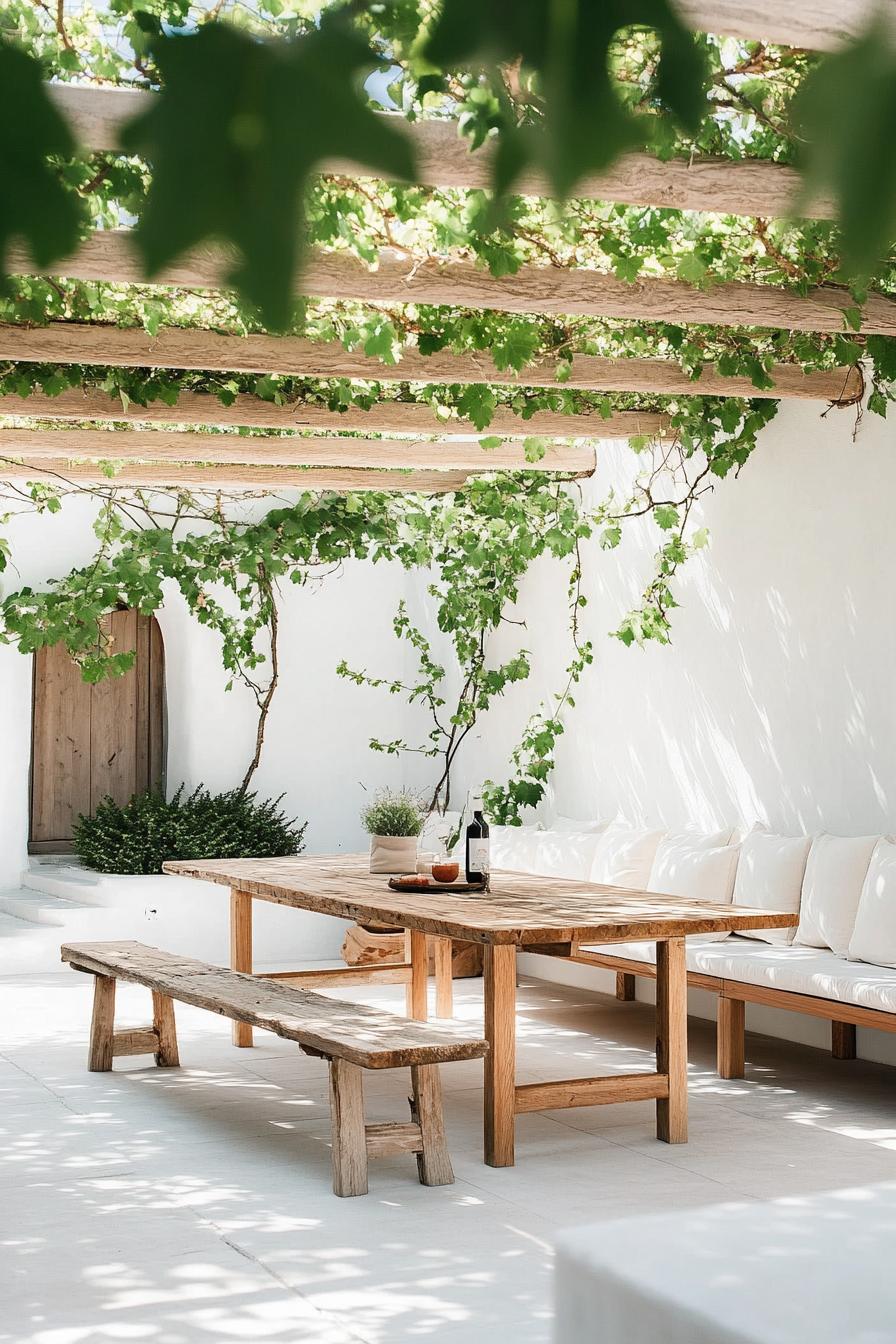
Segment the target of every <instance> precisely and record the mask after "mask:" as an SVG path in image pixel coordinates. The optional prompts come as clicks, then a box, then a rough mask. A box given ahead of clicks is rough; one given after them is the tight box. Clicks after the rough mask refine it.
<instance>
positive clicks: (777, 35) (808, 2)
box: [675, 0, 896, 51]
mask: <svg viewBox="0 0 896 1344" xmlns="http://www.w3.org/2000/svg"><path fill="white" fill-rule="evenodd" d="M675 6H676V8H677V9H678V11H679V13H680V14H681V17H682V18H683V19H684V21H685V23H687V24H688V25H689V26H690V27H691V28H696V29H697V30H698V31H699V32H704V33H718V34H720V35H721V36H725V37H743V38H747V39H750V40H761V39H765V40H766V41H767V42H776V43H778V44H780V45H781V46H783V47H801V48H805V49H807V50H809V51H835V50H836V49H837V47H840V46H842V45H843V43H844V42H846V41H848V40H849V38H851V37H856V36H857V35H858V34H859V33H860V32H861V31H862V29H863V28H864V27H865V26H866V25H867V24H868V23H869V22H870V20H871V17H872V15H873V14H874V12H875V9H878V8H879V9H881V10H883V11H884V12H886V13H888V14H889V15H890V17H891V18H896V4H894V3H893V0H883V3H882V4H876V2H875V0H789V3H787V0H785V3H783V4H782V3H781V0H753V2H752V3H751V4H749V5H745V4H743V3H742V0H675Z"/></svg>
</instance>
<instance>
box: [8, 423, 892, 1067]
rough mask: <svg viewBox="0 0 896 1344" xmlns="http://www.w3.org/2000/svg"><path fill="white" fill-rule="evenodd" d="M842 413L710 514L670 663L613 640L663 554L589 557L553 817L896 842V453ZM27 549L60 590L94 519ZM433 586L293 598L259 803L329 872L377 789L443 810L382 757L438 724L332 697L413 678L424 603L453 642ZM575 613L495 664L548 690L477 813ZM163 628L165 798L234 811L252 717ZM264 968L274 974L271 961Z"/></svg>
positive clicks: (816, 1035)
mask: <svg viewBox="0 0 896 1344" xmlns="http://www.w3.org/2000/svg"><path fill="white" fill-rule="evenodd" d="M822 410H823V407H821V406H818V405H815V404H813V403H803V404H797V403H795V402H791V403H784V404H783V405H782V408H781V410H780V412H779V415H778V417H777V419H776V420H775V421H774V423H773V424H772V425H771V426H770V427H769V428H768V430H766V431H765V433H764V434H763V436H762V439H761V442H760V445H759V448H758V450H757V452H756V453H755V455H754V457H753V458H752V459H751V461H750V462H749V463H748V464H747V466H746V468H745V469H744V471H743V473H742V476H741V479H740V480H737V481H735V480H729V481H725V482H721V483H720V484H719V486H718V488H717V490H716V492H715V493H714V494H713V495H712V496H711V497H709V498H707V499H706V500H705V501H704V502H703V504H702V505H701V507H700V514H701V516H700V517H699V518H698V519H697V520H696V521H697V522H698V523H700V522H704V523H706V524H707V525H708V527H709V528H710V531H711V534H712V541H711V545H710V547H709V549H708V550H707V551H705V552H704V553H703V554H702V555H700V556H699V557H697V558H695V559H694V560H693V561H691V562H690V563H689V564H688V566H687V567H686V568H685V570H684V571H683V573H682V576H681V578H680V580H678V581H677V585H676V590H677V592H678V594H679V598H680V601H681V604H682V605H681V608H680V610H679V611H677V612H676V613H675V614H674V631H673V644H672V646H671V647H669V648H661V647H653V646H652V647H648V648H646V649H643V650H642V649H625V648H624V647H623V646H622V645H621V644H619V643H618V642H616V641H613V640H610V639H607V638H606V637H605V636H606V634H607V632H609V631H610V630H612V629H613V628H614V627H615V626H616V625H618V622H619V619H620V617H621V616H622V615H623V614H624V612H625V611H626V610H627V609H628V608H629V607H631V606H632V605H634V604H635V603H636V602H637V600H638V596H639V594H640V592H641V590H642V588H643V586H644V583H645V582H646V580H647V578H648V576H649V574H650V572H651V557H652V555H653V552H654V551H655V549H656V548H657V545H658V534H657V533H656V531H655V530H654V529H653V528H652V527H651V526H650V525H649V524H644V525H642V526H635V527H630V528H629V529H627V540H626V542H625V543H624V545H623V547H622V548H620V549H619V550H617V551H615V552H610V553H602V552H600V551H599V550H598V549H597V547H596V546H594V547H590V548H589V550H588V553H587V558H586V588H587V594H588V597H589V607H588V608H587V611H586V615H585V624H586V628H587V629H588V632H589V633H590V634H591V636H592V637H593V638H594V639H595V643H596V647H597V658H596V662H595V664H594V667H593V668H592V669H591V670H590V672H589V673H588V675H587V678H586V680H585V681H584V682H583V684H582V686H581V688H580V690H579V694H578V697H577V699H578V706H577V709H576V711H575V713H574V715H573V716H572V717H571V718H570V720H569V730H568V732H567V734H566V735H565V737H564V738H563V740H562V742H561V744H560V747H559V751H558V769H557V772H556V775H555V779H554V793H553V796H552V797H551V798H550V799H549V801H548V808H549V809H556V810H557V811H560V812H563V813H567V814H572V815H579V816H586V815H593V814H601V815H606V814H611V813H615V812H616V811H617V809H621V810H622V812H623V813H624V814H625V815H627V816H629V817H630V818H631V819H632V820H634V821H638V822H643V823H645V824H653V823H657V824H666V825H668V826H675V825H679V824H681V823H682V822H686V821H694V822H698V823H701V824H703V825H706V826H707V827H709V826H714V825H716V824H719V823H722V822H726V821H730V822H731V823H732V824H741V825H749V824H751V823H752V822H753V821H755V820H763V821H766V822H768V823H769V824H770V825H772V826H774V827H780V828H781V829H783V830H785V831H790V832H797V831H813V830H817V829H822V828H823V829H827V830H831V831H834V832H841V833H846V834H849V833H853V834H859V833H877V832H891V831H896V707H894V706H896V699H894V695H893V671H894V667H896V658H894V655H896V610H894V600H893V595H892V580H891V575H892V573H893V570H894V564H893V562H894V558H896V539H894V532H893V527H892V524H891V521H890V518H891V512H892V505H891V500H892V498H893V496H894V493H896V491H894V487H896V452H894V448H896V442H894V440H896V430H894V426H893V425H892V424H890V423H887V422H885V421H881V420H879V419H878V418H877V417H871V416H866V417H865V420H864V423H863V424H862V426H861V429H860V432H859V434H858V438H857V441H856V442H855V443H854V442H853V440H852V428H853V419H852V417H851V415H849V414H848V413H833V412H832V413H831V414H830V415H828V416H827V417H826V418H821V411H822ZM599 456H600V468H599V471H598V474H597V477H596V479H595V481H594V482H593V483H592V484H590V485H589V486H588V487H587V490H586V493H587V494H588V495H590V496H592V497H599V496H601V495H602V494H603V493H604V492H605V491H606V489H607V488H608V487H609V486H610V485H611V484H613V483H616V484H617V485H621V484H622V483H623V482H624V480H625V477H626V475H627V473H628V472H629V471H630V470H631V468H632V462H633V459H632V455H631V454H630V453H629V451H628V449H627V448H626V447H625V445H621V444H619V443H606V444H604V445H602V446H601V449H600V454H599ZM16 530H17V531H19V535H18V536H16V535H14V536H13V545H14V552H15V556H16V561H17V564H18V566H19V571H20V573H19V574H18V575H15V574H13V575H11V576H10V578H9V580H8V586H11V585H12V584H16V585H17V584H18V583H19V582H40V581H42V580H43V579H44V578H45V577H47V576H48V575H51V574H53V573H59V572H62V571H63V570H64V569H65V568H67V567H68V566H69V565H71V564H73V563H77V562H79V561H82V560H84V559H86V558H87V557H88V556H89V554H90V553H91V550H92V542H93V538H92V535H91V533H90V530H89V510H88V509H87V508H86V507H85V506H84V505H83V504H70V505H67V506H66V508H65V510H64V512H63V514H62V515H60V516H56V517H54V518H48V519H46V520H44V521H41V522H34V521H30V522H28V523H27V524H24V525H22V526H21V528H20V529H16ZM428 577H429V576H427V575H423V574H420V575H415V576H407V575H404V574H403V573H402V572H401V571H400V570H398V569H397V568H391V567H389V566H385V565H377V566H371V565H367V564H360V563H359V564H355V565H347V566H346V567H345V569H344V571H343V572H342V574H341V575H340V576H339V577H337V578H335V579H330V580H328V582H327V585H326V588H325V589H324V590H319V589H317V588H315V587H313V586H312V587H309V588H307V589H293V588H289V589H288V591H287V592H286V593H285V595H284V615H283V622H282V632H283V633H282V642H283V682H282V686H281V689H280V691H279V693H278V696H277V697H276V700H275V706H274V709H273V712H272V715H271V722H270V727H269V731H268V742H267V745H266V749H265V755H264V758H263V763H262V767H261V770H260V771H259V774H258V776H257V787H258V789H259V791H260V792H261V793H262V794H278V793H281V792H285V794H286V798H285V800H284V802H285V805H286V806H288V807H289V809H290V810H291V811H292V812H294V813H296V814H298V815H299V816H301V817H303V818H307V819H308V821H309V826H308V832H307V844H308V850H309V851H310V852H323V851H326V850H333V849H335V850H339V849H346V850H349V849H355V848H358V847H359V846H363V845H364V843H365V837H364V836H363V833H362V831H361V828H360V825H359V822H358V810H359V807H360V806H361V803H362V801H363V797H364V792H363V787H362V785H367V787H368V788H375V787H377V786H378V785H379V784H380V783H385V782H388V783H396V784H397V783H404V782H407V783H410V784H412V785H414V786H418V785H419V786H422V785H423V784H424V782H425V781H426V780H427V779H428V777H429V771H428V768H427V763H426V762H425V761H422V760H421V759H420V758H410V760H409V761H406V762H400V761H396V760H394V759H393V758H389V757H386V756H382V755H376V754H374V753H371V752H370V751H369V750H368V749H367V739H368V737H369V736H370V735H371V733H373V732H375V733H377V734H378V735H380V736H382V737H385V738H390V737H393V736H399V735H406V736H412V737H413V736H414V734H415V729H419V728H420V727H421V726H422V718H421V716H419V715H415V716H412V717H409V716H408V714H407V711H406V710H405V709H403V707H402V704H401V702H400V701H399V700H398V699H397V698H393V697H390V696H388V695H387V694H386V693H385V692H382V691H380V692H376V691H367V690H361V689H359V688H357V687H354V686H351V685H349V684H348V683H346V682H342V681H340V680H338V679H337V678H336V677H335V675H334V668H335V665H336V663H337V662H338V660H339V658H341V657H343V656H346V657H348V658H349V661H350V662H353V663H354V664H356V665H359V666H366V667H368V668H370V670H371V671H374V672H376V673H378V674H386V675H388V674H392V673H400V672H402V671H406V670H408V668H409V666H410V660H409V659H408V657H407V651H406V650H402V649H401V648H400V647H399V646H398V645H397V644H396V643H395V641H394V639H393V637H392V633H391V618H392V615H393V613H394V610H395V607H396V605H397V602H398V600H399V598H400V597H401V596H402V595H404V596H406V597H407V598H408V600H409V601H410V603H411V609H412V612H413V614H414V615H415V616H419V618H420V619H421V620H422V621H424V623H425V622H426V621H427V620H429V622H430V628H431V624H432V622H431V615H432V613H431V611H428V610H427V606H428V604H427V599H426V596H425V586H426V582H427V580H428ZM564 593H565V578H564V574H563V572H562V570H561V567H559V566H556V565H553V564H551V563H543V564H540V565H538V566H536V567H535V569H534V571H533V572H532V573H531V575H530V576H529V577H528V578H527V579H526V580H525V582H524V586H523V593H522V600H521V603H520V608H519V611H518V613H516V614H517V615H518V616H519V617H521V618H522V619H524V620H525V621H526V628H525V629H523V630H520V629H519V628H517V627H508V629H507V631H506V632H505V633H504V635H502V637H501V638H500V639H499V640H498V641H497V642H496V648H495V656H496V657H497V656H500V655H501V654H504V655H506V654H507V653H508V652H510V651H511V650H512V649H515V648H517V647H519V646H520V645H524V646H526V647H528V648H529V649H531V650H532V654H533V661H534V668H533V677H532V680H531V682H530V683H529V684H528V686H526V687H522V688H520V687H516V688H510V690H509V691H508V694H507V696H506V697H504V698H503V699H502V700H501V701H499V702H498V703H497V705H496V707H495V709H494V710H493V711H492V713H491V714H490V715H489V716H488V719H487V720H486V721H484V722H483V724H482V725H481V727H480V730H479V731H478V733H477V734H475V735H471V737H470V739H469V741H468V744H467V746H466V747H465V750H464V753H463V754H462V756H461V757H460V760H459V770H458V777H457V781H456V797H457V798H458V799H461V798H462V796H463V792H464V790H465V789H466V788H467V787H468V786H469V785H470V784H472V783H474V782H477V781H479V780H481V779H482V778H484V777H486V776H488V775H491V776H493V777H494V778H503V777H504V776H505V774H506V768H507V754H508V752H509V750H510V748H511V746H512V745H513V743H514V742H515V741H516V739H517V738H518V735H519V732H520V729H521V726H522V724H523V722H524V721H525V719H526V717H527V716H528V714H529V712H530V711H531V708H532V702H533V695H534V694H545V695H546V694H550V693H551V692H553V691H554V690H555V689H556V688H557V687H558V686H559V685H560V684H561V673H562V667H563V664H564V662H565V660H566V657H567V651H568V644H567V640H566V635H565V622H566V608H565V601H564ZM160 620H161V623H162V627H163V631H164V635H165V642H166V658H167V677H168V706H169V756H168V778H169V783H170V784H172V785H173V784H175V783H177V782H179V781H180V780H181V779H184V780H186V782H187V784H188V785H190V786H192V785H194V784H196V783H198V782H200V781H204V782H205V783H206V784H208V785H209V786H210V787H213V788H225V787H228V786H230V785H232V784H233V783H235V782H237V781H238V779H239V777H240V775H241V773H242V768H243V766H244V763H245V761H246V760H247V759H248V756H249V754H250V752H251V745H252V733H253V731H254V718H253V712H252V705H251V702H250V700H249V698H248V696H247V694H246V692H245V691H243V690H242V689H240V688H236V689H235V690H234V691H232V692H230V693H229V694H227V693H225V691H224V683H225V676H224V674H223V672H222V671H221V668H220V662H219V659H218V649H217V641H216V639H215V637H214V635H212V634H211V633H210V632H208V631H205V630H202V629H201V628H199V627H197V626H196V625H195V623H194V622H193V621H192V620H191V619H190V618H189V616H188V614H187V613H186V611H185V609H184V608H183V605H182V603H181V602H180V599H179V598H178V597H177V596H176V595H172V596H169V598H168V599H167V600H166V603H165V607H164V609H163V611H162V612H161V614H160ZM437 646H439V645H438V641H437ZM439 647H440V646H439ZM30 678H31V671H30V660H28V659H24V658H22V657H21V656H20V655H19V654H18V653H17V652H16V651H15V650H14V649H9V648H2V647H0V696H2V700H0V734H2V770H0V840H2V844H0V890H2V889H3V888H4V887H14V886H16V885H17V884H18V880H19V873H20V871H21V868H22V866H23V864H24V862H25V846H26V840H27V771H28V757H29V733H30V697H31V679H30ZM272 917H273V916H272ZM203 918H204V915H200V912H199V910H198V908H197V909H196V910H194V911H193V912H191V911H190V910H185V911H184V919H185V921H189V922H190V923H189V931H190V934H191V936H192V933H193V932H195V931H196V929H195V926H196V925H198V923H199V922H200V921H201V920H202V919H203ZM264 918H265V920H266V919H267V918H268V916H267V915H266V916H264ZM185 927H186V926H185ZM290 927H291V928H292V927H293V926H290ZM263 937H264V939H266V940H267V942H268V943H269V944H271V945H272V955H274V954H276V952H277V951H278V949H277V947H276V946H274V945H275V944H276V942H277V940H278V939H279V937H280V930H278V929H275V928H273V926H271V927H270V929H269V930H268V932H267V933H265V934H264V935H263ZM339 937H340V934H339V930H338V928H337V927H336V925H335V923H334V922H332V921H326V920H316V919H314V917H310V916H309V917H308V922H307V923H305V924H302V926H301V937H299V936H298V934H297V935H296V939H295V944H294V946H298V945H300V946H301V949H302V950H303V951H304V952H305V954H306V955H309V956H320V957H323V956H330V955H334V954H335V951H336V948H337V946H338V942H339ZM290 941H291V943H292V941H293V940H292V936H291V937H290ZM259 953H260V959H268V957H267V956H266V955H265V954H264V952H263V948H260V949H259ZM527 969H529V970H531V971H533V972H534V973H536V974H556V975H557V976H558V977H559V976H560V975H561V974H564V973H565V974H567V975H575V976H584V977H585V978H586V981H587V983H589V984H592V985H601V986H602V987H607V985H608V984H609V981H608V980H607V979H606V977H603V978H602V977H601V973H600V972H596V971H595V972H592V971H590V970H588V969H587V968H572V967H568V968H563V967H558V966H557V965H556V963H553V962H546V961H545V960H544V959H535V958H533V959H532V964H531V966H527ZM704 1000H706V996H696V997H695V1000H694V1004H695V1011H700V1012H707V1011H709V1002H708V1000H706V1001H704ZM750 1021H751V1024H752V1025H754V1026H756V1027H757V1029H758V1028H761V1029H763V1030H773V1031H775V1032H776V1033H780V1034H782V1035H789V1036H792V1037H794V1038H797V1039H804V1040H807V1041H811V1042H813V1043H817V1044H821V1043H823V1040H824V1039H825V1034H826V1028H825V1026H824V1024H822V1023H818V1022H812V1021H810V1020H809V1019H805V1018H801V1017H798V1016H796V1015H793V1014H786V1015H781V1014H773V1013H769V1012H768V1011H767V1010H761V1009H756V1010H752V1009H751V1010H750ZM860 1044H861V1048H862V1051H863V1053H865V1054H868V1055H870V1056H872V1057H881V1058H884V1057H888V1051H887V1047H888V1045H889V1044H890V1038H887V1037H884V1036H883V1035H882V1034H880V1033H862V1034H860Z"/></svg>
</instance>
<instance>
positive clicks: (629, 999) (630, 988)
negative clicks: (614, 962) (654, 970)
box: [616, 971, 635, 1003]
mask: <svg viewBox="0 0 896 1344" xmlns="http://www.w3.org/2000/svg"><path fill="white" fill-rule="evenodd" d="M616 997H617V999H618V1000H619V1001H620V1003H634V1001H635V977H634V976H633V975H629V973H628V972H627V971H617V972H616Z"/></svg>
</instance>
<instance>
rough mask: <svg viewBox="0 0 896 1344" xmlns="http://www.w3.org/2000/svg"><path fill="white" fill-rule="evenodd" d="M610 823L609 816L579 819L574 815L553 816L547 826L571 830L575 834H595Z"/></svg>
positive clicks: (554, 828)
mask: <svg viewBox="0 0 896 1344" xmlns="http://www.w3.org/2000/svg"><path fill="white" fill-rule="evenodd" d="M609 825H610V818H609V817H591V818H589V819H588V820H586V821H580V820H578V819H577V818H576V817H555V818H554V820H553V821H552V822H551V824H550V826H549V827H548V829H549V830H551V831H573V832H574V833H575V834H576V835H597V834H598V832H599V831H605V830H606V829H607V827H608V826H609Z"/></svg>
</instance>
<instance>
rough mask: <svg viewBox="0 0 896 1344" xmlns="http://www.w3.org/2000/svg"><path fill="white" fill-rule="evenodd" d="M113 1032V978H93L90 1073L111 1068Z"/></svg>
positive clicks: (88, 1061)
mask: <svg viewBox="0 0 896 1344" xmlns="http://www.w3.org/2000/svg"><path fill="white" fill-rule="evenodd" d="M114 1033H115V980H114V978H113V977H112V976H111V975H95V976H94V978H93V1017H92V1018H91V1020H90V1050H89V1052H88V1056H87V1067H88V1069H89V1070H90V1072H91V1073H108V1072H109V1070H110V1069H111V1068H112V1038H113V1035H114Z"/></svg>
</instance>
